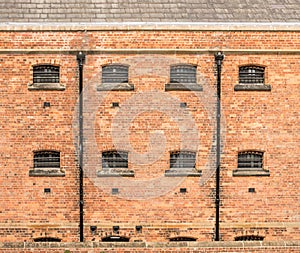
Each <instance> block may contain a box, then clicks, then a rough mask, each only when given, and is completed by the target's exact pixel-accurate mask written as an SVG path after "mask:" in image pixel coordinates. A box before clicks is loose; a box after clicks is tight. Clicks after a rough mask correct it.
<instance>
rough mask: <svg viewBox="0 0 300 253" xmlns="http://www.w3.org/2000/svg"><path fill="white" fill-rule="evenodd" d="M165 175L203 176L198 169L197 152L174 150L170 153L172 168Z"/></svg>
mask: <svg viewBox="0 0 300 253" xmlns="http://www.w3.org/2000/svg"><path fill="white" fill-rule="evenodd" d="M165 176H201V171H198V170H196V152H191V151H174V152H171V153H170V169H169V170H166V171H165Z"/></svg>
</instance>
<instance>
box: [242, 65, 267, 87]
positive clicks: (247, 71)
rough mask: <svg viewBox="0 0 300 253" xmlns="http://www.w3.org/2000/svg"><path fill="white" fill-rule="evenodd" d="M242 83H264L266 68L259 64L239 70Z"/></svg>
mask: <svg viewBox="0 0 300 253" xmlns="http://www.w3.org/2000/svg"><path fill="white" fill-rule="evenodd" d="M239 82H240V83H264V82H265V68H264V67H259V66H244V67H240V70H239Z"/></svg>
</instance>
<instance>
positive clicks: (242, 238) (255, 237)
mask: <svg viewBox="0 0 300 253" xmlns="http://www.w3.org/2000/svg"><path fill="white" fill-rule="evenodd" d="M234 240H235V241H263V240H264V237H263V236H261V235H241V236H236V237H235V238H234Z"/></svg>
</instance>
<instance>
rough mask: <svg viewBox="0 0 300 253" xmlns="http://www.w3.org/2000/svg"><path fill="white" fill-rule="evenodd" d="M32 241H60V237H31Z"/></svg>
mask: <svg viewBox="0 0 300 253" xmlns="http://www.w3.org/2000/svg"><path fill="white" fill-rule="evenodd" d="M33 241H34V242H61V239H60V238H55V237H40V238H35V239H33Z"/></svg>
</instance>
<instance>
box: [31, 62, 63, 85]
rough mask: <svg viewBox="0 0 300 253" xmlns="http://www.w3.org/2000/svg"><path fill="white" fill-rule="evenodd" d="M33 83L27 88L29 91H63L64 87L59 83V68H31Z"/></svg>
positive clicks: (45, 66)
mask: <svg viewBox="0 0 300 253" xmlns="http://www.w3.org/2000/svg"><path fill="white" fill-rule="evenodd" d="M32 79H33V83H32V84H30V85H29V86H28V89H29V90H64V89H65V86H63V85H62V84H61V83H60V67H59V66H54V65H49V64H43V65H37V66H33V77H32Z"/></svg>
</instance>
